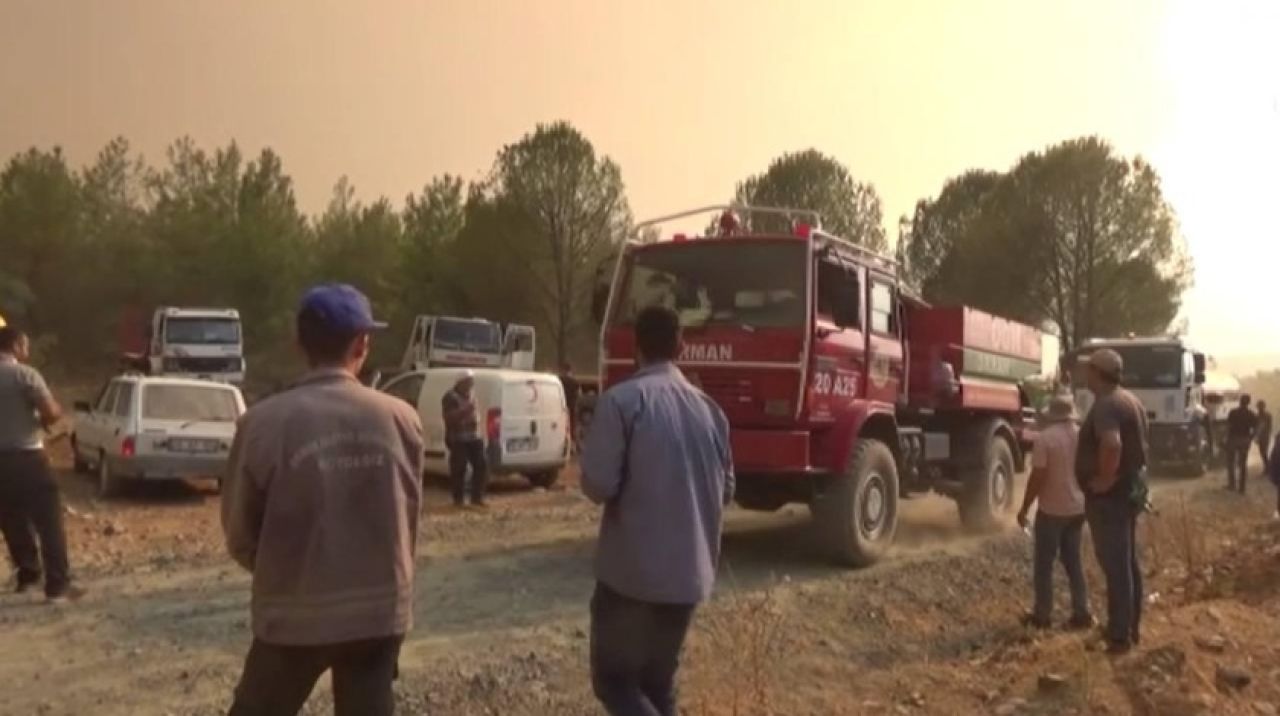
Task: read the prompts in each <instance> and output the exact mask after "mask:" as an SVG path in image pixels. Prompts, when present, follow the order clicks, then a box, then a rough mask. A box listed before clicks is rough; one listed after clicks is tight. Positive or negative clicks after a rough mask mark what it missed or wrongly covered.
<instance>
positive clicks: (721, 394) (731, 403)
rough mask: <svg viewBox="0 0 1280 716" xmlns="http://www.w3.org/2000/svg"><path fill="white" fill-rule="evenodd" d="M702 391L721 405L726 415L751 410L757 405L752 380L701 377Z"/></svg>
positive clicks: (710, 376)
mask: <svg viewBox="0 0 1280 716" xmlns="http://www.w3.org/2000/svg"><path fill="white" fill-rule="evenodd" d="M699 378H700V379H701V381H700V382H701V383H702V390H703V392H705V393H706V394H707V395H709V396H711V399H712V400H714V401H716V402H717V403H719V404H720V407H721V408H723V409H724V411H725V412H726V413H732V412H734V411H736V410H739V409H743V408H749V407H751V405H752V404H753V403H755V400H756V398H755V391H754V389H753V386H752V385H751V379H750V378H733V377H728V376H712V375H700V376H699Z"/></svg>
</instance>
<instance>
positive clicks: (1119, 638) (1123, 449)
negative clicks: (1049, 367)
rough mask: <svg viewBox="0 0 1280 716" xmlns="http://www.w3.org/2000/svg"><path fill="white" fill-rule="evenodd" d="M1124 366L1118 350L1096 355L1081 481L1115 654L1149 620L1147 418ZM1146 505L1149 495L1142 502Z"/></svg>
mask: <svg viewBox="0 0 1280 716" xmlns="http://www.w3.org/2000/svg"><path fill="white" fill-rule="evenodd" d="M1123 371H1124V361H1123V360H1122V359H1121V357H1120V354H1119V353H1116V352H1115V351H1113V350H1110V349H1105V348H1104V349H1101V350H1097V351H1094V352H1093V354H1092V355H1090V356H1089V360H1088V368H1087V370H1086V372H1085V375H1086V378H1087V381H1088V386H1089V391H1090V392H1092V393H1093V395H1094V401H1093V406H1092V407H1091V408H1090V409H1089V414H1088V415H1087V416H1085V419H1084V424H1083V425H1081V427H1080V441H1079V446H1078V447H1077V450H1076V478H1077V479H1078V480H1079V483H1080V487H1081V489H1082V490H1083V491H1084V494H1085V517H1086V519H1087V521H1088V523H1089V533H1090V534H1091V535H1092V536H1093V547H1094V552H1095V553H1096V555H1097V558H1098V564H1099V565H1100V566H1101V567H1102V572H1103V575H1105V577H1106V580H1107V626H1106V631H1105V633H1106V639H1107V651H1108V653H1111V654H1123V653H1125V652H1127V651H1128V650H1129V649H1131V648H1132V647H1133V646H1134V645H1136V644H1137V643H1138V639H1139V623H1140V622H1141V619H1142V567H1141V565H1140V564H1139V561H1138V558H1139V552H1138V538H1137V524H1138V513H1139V512H1140V511H1141V509H1142V507H1141V506H1140V505H1139V504H1137V503H1136V502H1135V499H1137V498H1135V495H1137V494H1138V493H1139V492H1140V491H1141V488H1142V487H1144V486H1145V481H1144V480H1145V472H1146V467H1147V413H1146V410H1145V409H1143V407H1142V403H1140V402H1139V401H1138V399H1137V398H1135V397H1134V396H1133V394H1132V393H1130V392H1129V391H1127V390H1125V389H1124V388H1122V387H1120V376H1121V374H1122V373H1123ZM1141 499H1142V501H1143V502H1144V503H1145V495H1143V496H1142V497H1141Z"/></svg>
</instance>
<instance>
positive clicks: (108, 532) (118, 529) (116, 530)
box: [102, 522, 124, 537]
mask: <svg viewBox="0 0 1280 716" xmlns="http://www.w3.org/2000/svg"><path fill="white" fill-rule="evenodd" d="M102 534H103V536H106V537H115V536H117V535H122V534H124V525H121V524H120V523H118V522H108V523H107V526H106V527H103V528H102Z"/></svg>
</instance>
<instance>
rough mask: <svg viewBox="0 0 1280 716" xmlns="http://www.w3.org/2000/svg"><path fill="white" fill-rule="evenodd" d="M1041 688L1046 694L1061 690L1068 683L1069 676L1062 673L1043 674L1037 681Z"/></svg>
mask: <svg viewBox="0 0 1280 716" xmlns="http://www.w3.org/2000/svg"><path fill="white" fill-rule="evenodd" d="M1036 683H1037V685H1038V686H1039V687H1040V690H1041V691H1042V692H1044V693H1046V694H1048V693H1052V692H1054V691H1058V690H1060V689H1061V688H1062V687H1064V686H1066V685H1067V677H1066V676H1064V675H1062V674H1054V673H1048V674H1041V675H1040V679H1039V680H1038V681H1037V682H1036Z"/></svg>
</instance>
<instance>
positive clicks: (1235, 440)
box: [1227, 395, 1258, 495]
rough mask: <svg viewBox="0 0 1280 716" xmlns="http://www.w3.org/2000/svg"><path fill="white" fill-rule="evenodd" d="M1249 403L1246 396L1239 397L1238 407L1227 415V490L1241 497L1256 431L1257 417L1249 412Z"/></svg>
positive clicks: (1249, 400)
mask: <svg viewBox="0 0 1280 716" xmlns="http://www.w3.org/2000/svg"><path fill="white" fill-rule="evenodd" d="M1250 402H1251V399H1250V397H1249V396H1248V395H1242V396H1240V405H1239V406H1238V407H1236V408H1235V409H1234V410H1232V411H1231V412H1230V413H1228V414H1227V489H1228V490H1238V491H1239V492H1240V494H1242V495H1243V494H1244V481H1245V477H1247V476H1248V472H1246V466H1247V465H1248V463H1249V448H1251V447H1253V439H1254V437H1255V435H1256V434H1257V431H1258V416H1256V415H1254V414H1253V411H1252V410H1249V403H1250ZM1237 476H1238V477H1237Z"/></svg>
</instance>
